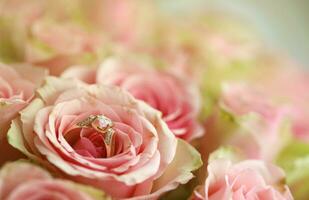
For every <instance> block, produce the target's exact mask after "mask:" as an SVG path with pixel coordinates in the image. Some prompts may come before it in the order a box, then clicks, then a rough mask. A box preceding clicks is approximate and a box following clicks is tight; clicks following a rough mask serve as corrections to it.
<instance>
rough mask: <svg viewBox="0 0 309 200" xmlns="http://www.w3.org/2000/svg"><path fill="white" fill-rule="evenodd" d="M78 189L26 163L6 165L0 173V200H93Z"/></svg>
mask: <svg viewBox="0 0 309 200" xmlns="http://www.w3.org/2000/svg"><path fill="white" fill-rule="evenodd" d="M80 189H81V186H80V187H79V188H78V187H77V186H76V185H74V184H73V183H71V182H69V181H64V180H60V179H53V178H52V177H51V175H50V174H49V173H48V172H46V171H45V170H43V169H41V168H40V167H37V166H35V165H32V164H29V163H26V162H16V163H9V164H6V165H5V166H4V167H3V168H2V169H1V171H0V199H2V200H20V199H23V200H34V199H36V200H43V199H48V200H60V199H63V200H64V199H66V200H93V198H92V197H91V196H89V195H88V194H86V193H85V192H82V191H81V190H80ZM101 198H102V199H103V195H102V196H101Z"/></svg>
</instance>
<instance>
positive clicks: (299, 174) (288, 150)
mask: <svg viewBox="0 0 309 200" xmlns="http://www.w3.org/2000/svg"><path fill="white" fill-rule="evenodd" d="M277 163H278V165H280V166H281V167H282V168H283V169H284V170H285V172H286V175H287V184H288V185H289V187H290V188H291V190H292V193H293V195H294V197H295V199H298V200H306V199H307V197H308V196H309V144H308V143H304V142H302V141H296V140H294V141H291V142H290V143H289V144H288V145H287V146H286V147H285V148H284V149H283V150H282V151H281V153H280V154H279V156H278V159H277Z"/></svg>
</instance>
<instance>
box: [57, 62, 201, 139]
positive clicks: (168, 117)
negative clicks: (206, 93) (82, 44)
mask: <svg viewBox="0 0 309 200" xmlns="http://www.w3.org/2000/svg"><path fill="white" fill-rule="evenodd" d="M63 76H64V77H69V78H77V79H80V80H82V81H84V82H86V83H91V84H93V83H99V84H107V85H116V86H120V87H121V88H123V89H125V90H127V91H129V92H130V93H131V94H132V95H133V96H134V97H135V98H137V99H140V100H143V101H144V102H146V103H148V104H149V105H151V106H152V107H153V108H155V109H157V110H159V111H161V112H162V116H163V119H164V121H165V122H166V123H167V124H168V126H169V128H170V129H171V130H172V132H173V133H174V134H175V135H176V136H177V137H179V138H182V139H185V140H187V141H191V140H192V139H194V138H197V137H200V136H201V135H202V134H203V129H202V128H201V126H200V125H199V124H198V122H197V117H198V114H199V111H200V101H199V98H200V97H199V91H198V88H197V87H196V86H195V85H194V84H193V83H192V82H190V81H189V80H186V79H185V78H183V77H180V76H176V75H174V74H171V73H168V72H165V71H159V70H155V69H152V68H151V67H148V66H143V65H140V64H136V63H132V62H129V61H128V62H126V63H125V62H124V61H120V60H116V59H109V60H106V61H105V62H103V63H102V64H101V65H100V67H99V68H98V69H86V68H83V67H76V68H72V69H68V70H67V71H65V72H64V74H63Z"/></svg>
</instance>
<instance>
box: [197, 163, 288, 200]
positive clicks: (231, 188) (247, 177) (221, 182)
mask: <svg viewBox="0 0 309 200" xmlns="http://www.w3.org/2000/svg"><path fill="white" fill-rule="evenodd" d="M207 169H208V177H207V178H206V181H205V185H204V188H201V187H199V188H198V190H196V191H195V192H194V194H193V196H192V198H191V199H192V200H223V199H231V200H240V199H242V200H251V199H256V200H293V197H292V196H291V193H290V191H289V189H288V187H287V186H286V185H285V184H284V180H285V177H284V173H283V171H282V170H281V169H280V168H278V167H276V166H274V165H272V164H267V163H265V162H263V161H260V160H245V161H241V162H238V163H232V162H231V161H230V160H227V159H224V158H220V159H216V160H213V161H211V162H210V163H209V165H208V167H207Z"/></svg>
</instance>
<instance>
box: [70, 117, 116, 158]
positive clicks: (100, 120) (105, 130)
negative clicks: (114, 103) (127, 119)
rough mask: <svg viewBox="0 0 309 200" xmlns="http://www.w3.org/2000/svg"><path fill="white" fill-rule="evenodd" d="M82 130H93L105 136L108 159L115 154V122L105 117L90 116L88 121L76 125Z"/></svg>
mask: <svg viewBox="0 0 309 200" xmlns="http://www.w3.org/2000/svg"><path fill="white" fill-rule="evenodd" d="M76 125H77V126H78V127H80V128H93V129H95V130H96V131H98V132H99V133H101V134H102V135H103V138H104V145H105V149H106V157H111V156H112V155H113V154H114V146H115V145H114V143H115V140H114V138H115V137H114V135H115V130H114V129H113V126H114V124H113V122H112V120H111V119H109V118H107V117H105V116H104V115H90V116H89V117H87V118H86V119H84V120H83V121H81V122H78V123H77V124H76Z"/></svg>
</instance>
